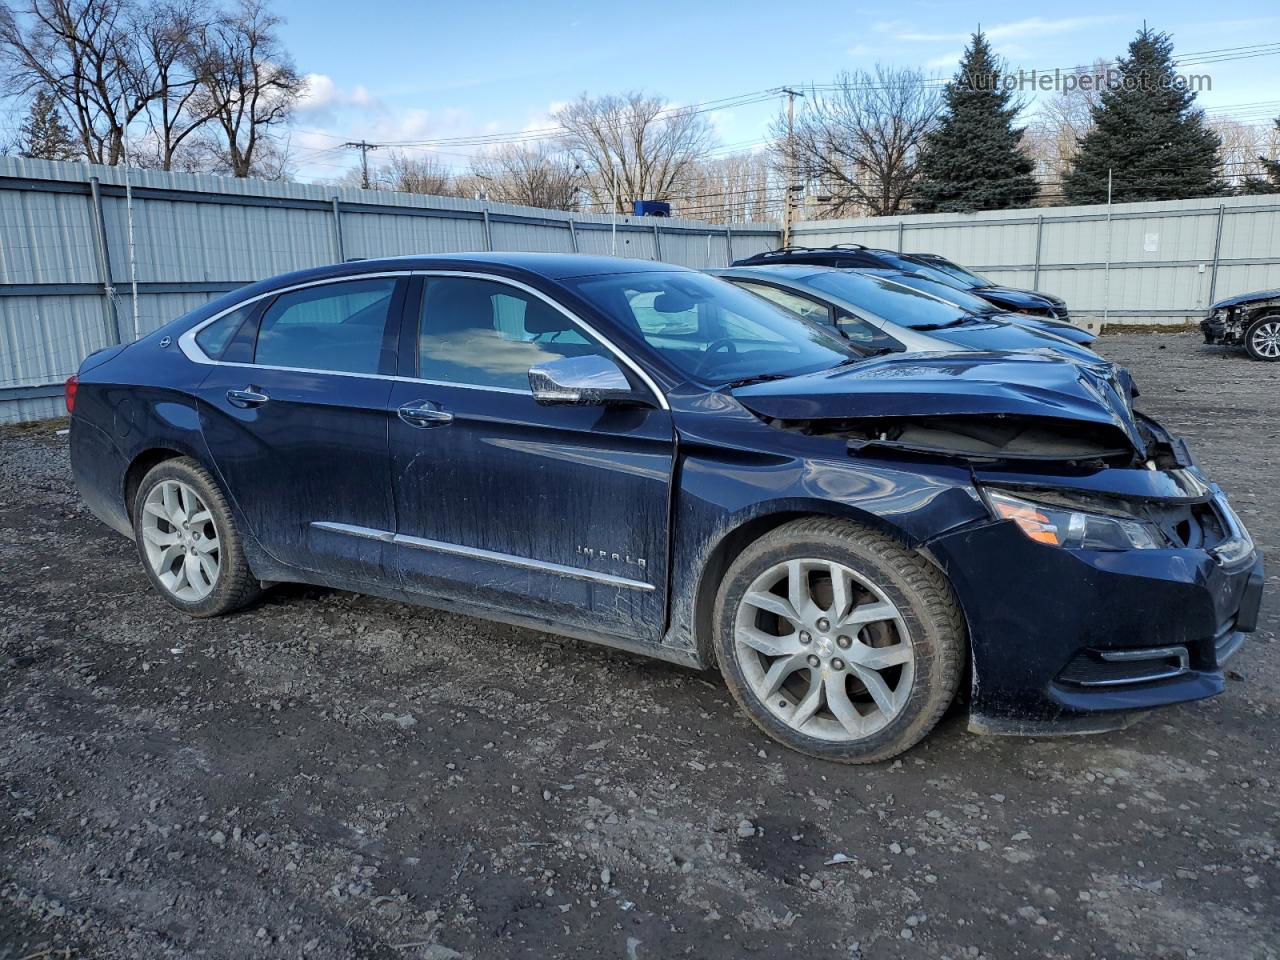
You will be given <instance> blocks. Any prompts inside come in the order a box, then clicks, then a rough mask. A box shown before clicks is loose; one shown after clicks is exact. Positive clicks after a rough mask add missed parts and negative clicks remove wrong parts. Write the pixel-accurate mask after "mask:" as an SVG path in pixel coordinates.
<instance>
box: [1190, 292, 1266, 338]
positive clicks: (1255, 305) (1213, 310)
mask: <svg viewBox="0 0 1280 960" xmlns="http://www.w3.org/2000/svg"><path fill="white" fill-rule="evenodd" d="M1277 310H1280V290H1261V291H1258V292H1256V293H1246V294H1241V295H1240V296H1236V297H1227V298H1226V299H1223V300H1219V301H1217V302H1216V303H1214V304H1213V305H1212V306H1211V307H1209V312H1208V314H1207V315H1206V316H1205V318H1204V319H1203V320H1201V321H1200V332H1201V333H1202V334H1204V342H1205V343H1207V344H1210V345H1212V346H1228V347H1243V346H1245V345H1246V337H1247V335H1248V333H1249V328H1250V326H1251V325H1252V324H1253V323H1254V322H1255V321H1256V320H1257V319H1259V318H1260V317H1262V316H1264V315H1266V314H1270V313H1274V312H1275V311H1277Z"/></svg>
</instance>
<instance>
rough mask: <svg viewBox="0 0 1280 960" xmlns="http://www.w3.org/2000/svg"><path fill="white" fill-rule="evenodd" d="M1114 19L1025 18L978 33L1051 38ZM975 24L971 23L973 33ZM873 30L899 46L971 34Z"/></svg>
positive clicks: (995, 37) (891, 27)
mask: <svg viewBox="0 0 1280 960" xmlns="http://www.w3.org/2000/svg"><path fill="white" fill-rule="evenodd" d="M1115 19H1116V17H1114V16H1096V17H1060V18H1058V19H1056V20H1046V19H1045V18H1044V17H1028V18H1027V19H1025V20H1015V21H1013V22H1011V23H997V24H994V25H986V24H984V25H983V27H982V32H983V33H985V34H986V35H987V37H988V38H989V39H990V40H992V41H993V42H1000V41H1011V40H1027V39H1032V38H1036V37H1055V36H1058V35H1060V34H1063V33H1072V32H1074V31H1076V30H1083V29H1085V28H1086V27H1094V26H1097V25H1098V24H1101V23H1107V22H1110V21H1113V20H1115ZM977 28H978V24H977V23H976V22H975V23H974V29H975V30H976V29H977ZM873 29H874V30H875V31H876V32H877V33H884V34H888V35H889V36H891V37H892V38H893V39H894V40H898V41H901V42H903V43H955V42H957V41H966V40H968V39H969V37H970V35H971V33H972V31H963V32H956V33H926V32H921V31H919V30H917V29H916V26H915V24H913V23H910V22H908V21H905V20H882V21H880V22H879V23H877V24H875V25H874V27H873Z"/></svg>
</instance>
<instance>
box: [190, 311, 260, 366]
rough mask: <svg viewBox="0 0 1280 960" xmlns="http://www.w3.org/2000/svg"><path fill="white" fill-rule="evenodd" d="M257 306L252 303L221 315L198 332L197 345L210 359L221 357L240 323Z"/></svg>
mask: <svg viewBox="0 0 1280 960" xmlns="http://www.w3.org/2000/svg"><path fill="white" fill-rule="evenodd" d="M256 306H257V304H256V303H250V304H247V305H245V306H243V307H241V308H240V309H238V310H232V311H231V312H230V313H228V314H227V315H226V316H222V317H219V318H218V319H217V320H215V321H213V323H211V324H209V325H208V326H207V327H205V328H204V329H203V330H201V331H200V332H199V333H197V334H196V345H197V346H198V347H199V348H200V349H201V350H203V351H204V355H205V356H206V357H208V358H209V359H210V360H218V359H221V357H222V354H223V352H224V351H225V350H226V349H227V344H229V343H230V342H231V338H232V337H234V336H235V335H236V331H237V330H239V329H240V324H242V323H244V321H245V319H246V318H247V317H248V316H249V314H251V313H253V310H254V308H255V307H256Z"/></svg>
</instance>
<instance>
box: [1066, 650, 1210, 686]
mask: <svg viewBox="0 0 1280 960" xmlns="http://www.w3.org/2000/svg"><path fill="white" fill-rule="evenodd" d="M1189 663H1190V657H1189V655H1188V653H1187V648H1186V647H1181V646H1178V647H1155V648H1151V649H1146V650H1082V651H1080V653H1078V654H1076V655H1075V656H1074V657H1073V658H1072V659H1071V661H1070V662H1069V663H1068V664H1067V665H1066V666H1065V667H1064V668H1063V669H1062V672H1061V673H1059V674H1058V680H1059V681H1060V682H1062V683H1073V684H1076V685H1077V686H1081V687H1121V686H1128V685H1130V684H1135V683H1152V682H1154V681H1156V680H1168V679H1169V678H1170V677H1176V676H1179V675H1180V674H1183V673H1186V672H1187V670H1188V669H1189Z"/></svg>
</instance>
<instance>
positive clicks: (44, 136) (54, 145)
mask: <svg viewBox="0 0 1280 960" xmlns="http://www.w3.org/2000/svg"><path fill="white" fill-rule="evenodd" d="M18 155H19V156H22V157H34V158H36V159H39V160H75V159H77V158H78V157H79V156H80V149H79V146H78V144H77V143H76V141H75V139H74V138H73V137H72V136H71V131H70V129H68V128H67V125H66V124H65V123H63V121H62V114H61V112H60V111H59V110H58V101H57V99H56V98H55V97H54V96H53V94H51V93H49V92H47V91H45V90H41V91H40V92H39V93H37V94H36V95H35V98H34V99H33V100H32V101H31V110H30V111H29V112H28V113H27V119H26V120H24V121H23V122H22V128H21V130H20V131H19V134H18Z"/></svg>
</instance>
